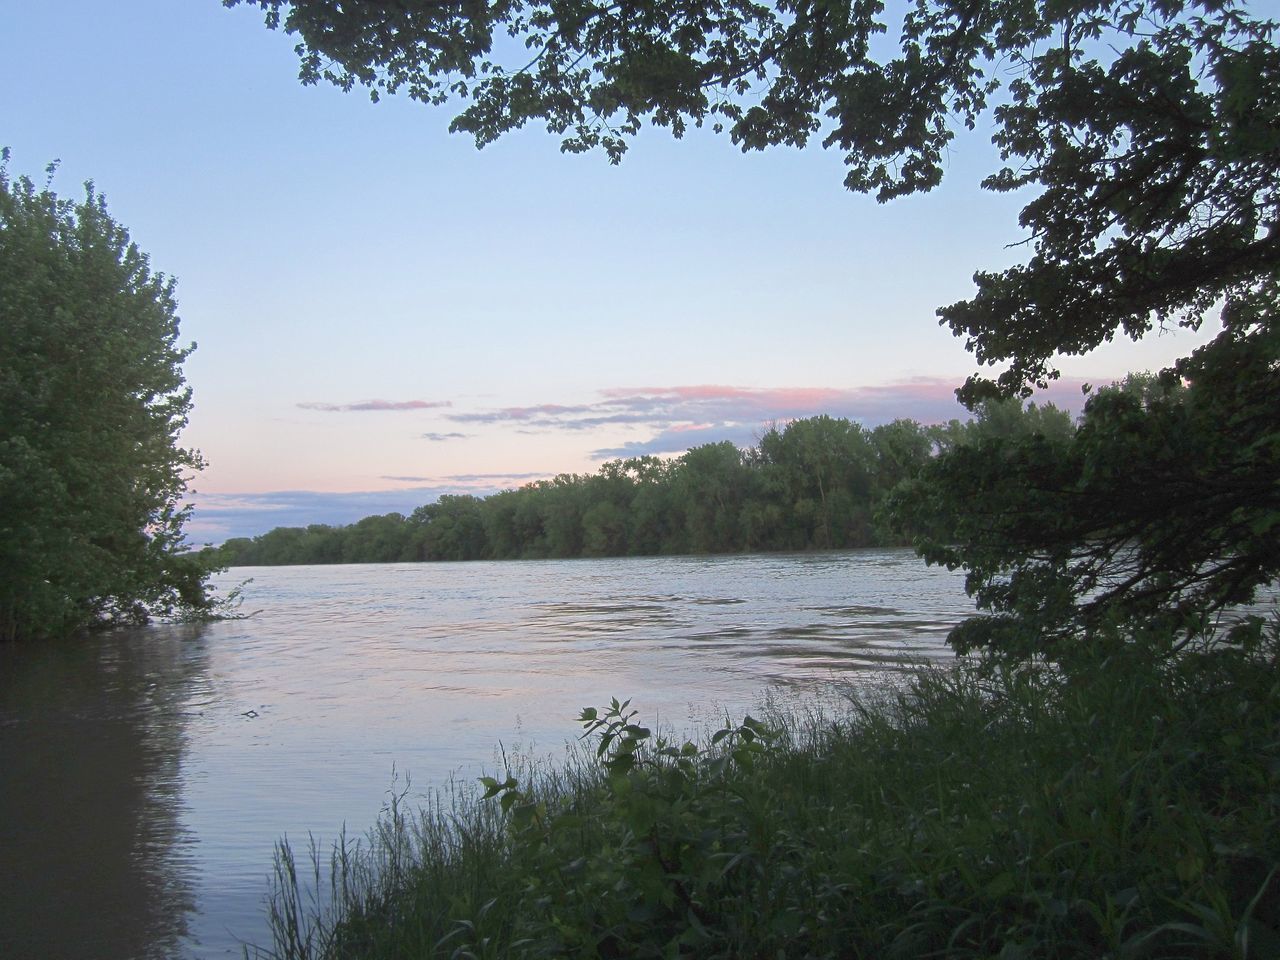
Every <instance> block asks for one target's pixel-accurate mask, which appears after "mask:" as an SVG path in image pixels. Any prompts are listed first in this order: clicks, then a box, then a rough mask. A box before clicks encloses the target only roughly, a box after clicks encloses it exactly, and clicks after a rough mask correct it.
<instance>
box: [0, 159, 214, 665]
mask: <svg viewBox="0 0 1280 960" xmlns="http://www.w3.org/2000/svg"><path fill="white" fill-rule="evenodd" d="M7 161H8V154H7V152H5V153H4V154H3V156H2V157H0V571H2V574H0V639H6V640H12V639H15V638H29V637H40V636H57V635H62V634H67V633H70V632H72V631H74V630H76V629H79V628H82V627H90V626H96V625H100V624H106V623H118V622H126V623H134V622H140V621H144V620H146V619H147V618H148V617H149V616H151V615H168V614H174V613H179V612H186V613H192V612H199V611H207V610H208V609H209V607H210V603H211V601H210V598H209V596H208V594H207V592H206V589H205V583H204V581H205V577H206V574H207V572H208V571H207V569H206V568H205V566H204V565H203V562H202V561H201V560H200V559H198V558H197V557H196V556H195V555H194V554H188V553H184V548H183V533H182V526H183V523H184V522H185V521H186V519H187V516H188V513H189V509H190V508H188V507H183V506H182V504H181V498H182V494H183V491H184V490H185V489H186V483H187V477H188V474H189V472H190V471H193V470H195V469H198V468H199V467H200V465H201V461H200V457H199V455H198V454H196V453H195V452H194V451H191V450H186V449H183V448H182V447H181V446H179V445H178V434H179V432H180V431H181V429H182V428H183V426H185V425H186V422H187V413H188V411H189V410H190V409H191V391H190V390H189V389H188V388H186V386H185V385H184V380H183V377H182V370H181V363H182V361H183V359H185V358H186V356H187V355H188V354H189V353H190V352H191V350H192V349H193V348H192V347H181V346H179V345H178V318H177V315H176V313H175V303H174V298H173V290H174V284H173V281H172V280H171V279H169V278H166V277H165V276H164V275H162V274H154V273H152V272H151V270H150V267H149V264H148V260H147V257H146V256H145V255H144V254H143V253H141V252H140V251H139V250H138V248H137V247H136V246H135V245H133V244H132V243H131V242H130V241H129V236H128V233H127V232H126V231H125V230H124V228H122V227H121V226H120V225H119V224H117V223H116V222H115V221H114V220H112V219H111V217H110V216H109V215H108V214H107V208H106V204H105V202H104V201H103V198H102V197H101V196H100V195H99V194H97V193H96V192H95V190H94V188H93V185H92V184H89V185H87V186H86V195H85V199H84V201H83V202H81V203H76V204H73V203H71V202H69V201H66V200H60V199H58V198H57V197H56V196H55V195H54V194H53V193H52V192H51V191H50V190H49V189H48V188H47V187H46V188H45V189H43V190H37V189H36V188H35V186H34V185H33V184H32V182H31V181H30V180H29V179H27V178H18V179H16V180H14V179H11V178H10V177H9V175H8V170H7ZM49 172H50V175H51V176H52V168H51V169H50V171H49Z"/></svg>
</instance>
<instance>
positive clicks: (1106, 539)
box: [890, 334, 1280, 663]
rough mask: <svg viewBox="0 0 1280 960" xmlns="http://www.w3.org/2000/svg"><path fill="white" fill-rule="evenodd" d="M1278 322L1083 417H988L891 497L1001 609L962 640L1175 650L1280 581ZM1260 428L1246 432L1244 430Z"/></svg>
mask: <svg viewBox="0 0 1280 960" xmlns="http://www.w3.org/2000/svg"><path fill="white" fill-rule="evenodd" d="M1268 339H1269V340H1274V339H1275V337H1274V335H1272V334H1268V335H1265V336H1264V335H1262V334H1259V335H1257V336H1254V337H1251V338H1247V339H1244V340H1241V341H1239V342H1238V343H1236V344H1233V346H1232V349H1231V350H1230V351H1229V352H1224V351H1223V350H1222V349H1221V347H1219V346H1215V347H1213V348H1210V349H1206V350H1204V351H1201V352H1199V353H1197V354H1196V355H1195V356H1193V357H1192V358H1190V359H1189V360H1188V361H1186V362H1184V363H1183V364H1182V365H1181V366H1180V369H1181V370H1182V371H1184V372H1185V373H1186V375H1187V376H1188V377H1189V378H1190V385H1189V386H1184V385H1183V384H1182V383H1181V382H1180V381H1179V380H1178V379H1177V378H1175V377H1174V376H1171V375H1166V376H1164V377H1161V378H1150V377H1146V378H1131V379H1130V380H1129V381H1126V382H1125V383H1122V384H1119V385H1117V386H1115V387H1112V388H1108V389H1104V390H1101V391H1098V392H1097V393H1095V394H1094V396H1092V397H1091V398H1090V400H1089V402H1088V404H1087V406H1086V408H1085V414H1084V416H1083V418H1082V420H1081V423H1080V426H1079V428H1078V430H1075V431H1069V430H1061V429H1052V428H1050V427H1048V426H1046V425H1035V426H1034V429H1032V430H1031V431H1030V432H1007V431H1003V430H999V431H991V430H989V429H987V428H986V426H979V427H977V428H975V429H974V430H972V431H970V432H969V434H970V435H968V436H966V437H965V438H964V440H963V441H962V442H959V443H956V444H954V445H951V446H950V447H949V449H948V452H947V453H945V454H944V455H942V456H940V457H938V458H937V459H935V460H934V461H933V462H931V463H930V464H928V465H927V466H926V467H925V469H924V470H922V471H921V473H920V475H919V476H918V477H917V478H916V479H915V480H913V481H909V482H908V483H906V484H904V485H903V486H902V487H900V488H899V489H898V490H897V491H896V492H895V493H894V494H893V496H892V498H891V505H890V512H891V513H892V514H893V515H894V516H895V517H896V518H897V519H898V520H899V521H901V522H902V523H903V524H904V525H907V526H910V527H912V528H913V529H915V530H916V531H917V532H919V533H920V534H921V535H920V536H919V537H918V538H917V541H916V542H917V547H918V549H919V550H920V552H921V553H922V555H923V556H924V557H925V558H926V559H927V560H929V561H930V562H934V563H943V564H946V565H947V566H948V567H951V568H956V567H961V566H963V567H964V568H965V570H966V571H967V587H968V589H969V592H970V593H972V594H973V595H974V597H975V598H976V600H977V602H978V605H979V606H980V607H982V608H983V609H985V610H986V611H988V612H989V614H990V615H989V616H986V617H981V618H977V619H975V620H972V621H970V622H968V623H966V624H963V625H962V626H961V627H960V628H958V629H957V630H956V631H955V632H954V633H953V634H952V638H951V639H952V643H953V645H955V646H956V647H957V648H958V649H960V650H961V651H964V652H967V651H969V650H975V649H985V650H989V651H992V652H996V653H999V654H1000V655H1002V656H1006V657H1009V656H1012V657H1015V658H1022V657H1028V656H1037V655H1039V656H1047V657H1050V658H1051V659H1054V660H1057V661H1058V662H1060V663H1066V662H1068V661H1069V660H1070V659H1071V658H1072V657H1073V656H1075V655H1076V654H1077V653H1078V652H1081V651H1083V650H1085V649H1086V648H1088V647H1090V646H1093V645H1096V644H1115V643H1119V642H1121V641H1122V640H1124V641H1126V642H1128V641H1133V640H1135V639H1140V640H1142V642H1144V643H1147V644H1149V645H1152V646H1153V647H1157V648H1160V649H1164V650H1169V649H1171V648H1173V647H1175V646H1176V645H1178V644H1180V643H1184V642H1186V640H1187V638H1188V637H1192V636H1195V635H1198V634H1200V633H1203V632H1204V631H1205V630H1206V628H1207V627H1208V626H1209V625H1210V624H1211V623H1212V619H1213V617H1214V616H1215V615H1217V614H1218V613H1219V612H1220V611H1222V610H1224V609H1225V608H1228V607H1231V606H1233V605H1237V604H1241V603H1245V602H1248V601H1250V600H1251V599H1253V597H1254V595H1255V591H1256V590H1257V589H1258V588H1259V587H1262V586H1265V585H1267V584H1269V583H1272V582H1274V581H1275V580H1276V579H1277V577H1280V538H1277V537H1276V530H1277V524H1278V523H1280V485H1277V483H1276V478H1277V477H1280V368H1278V367H1277V365H1276V361H1275V359H1274V358H1275V357H1276V356H1277V354H1276V352H1275V346H1274V344H1269V343H1267V340H1268ZM1246 435H1252V436H1254V437H1256V439H1255V441H1254V442H1253V443H1251V444H1249V445H1247V446H1241V445H1240V438H1241V437H1242V436H1246Z"/></svg>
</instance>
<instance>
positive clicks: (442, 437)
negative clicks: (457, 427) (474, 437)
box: [421, 433, 471, 443]
mask: <svg viewBox="0 0 1280 960" xmlns="http://www.w3.org/2000/svg"><path fill="white" fill-rule="evenodd" d="M469 436H471V434H469V433H424V434H422V435H421V439H423V440H430V441H431V442H432V443H444V442H445V441H446V440H465V439H467V437H469Z"/></svg>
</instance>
